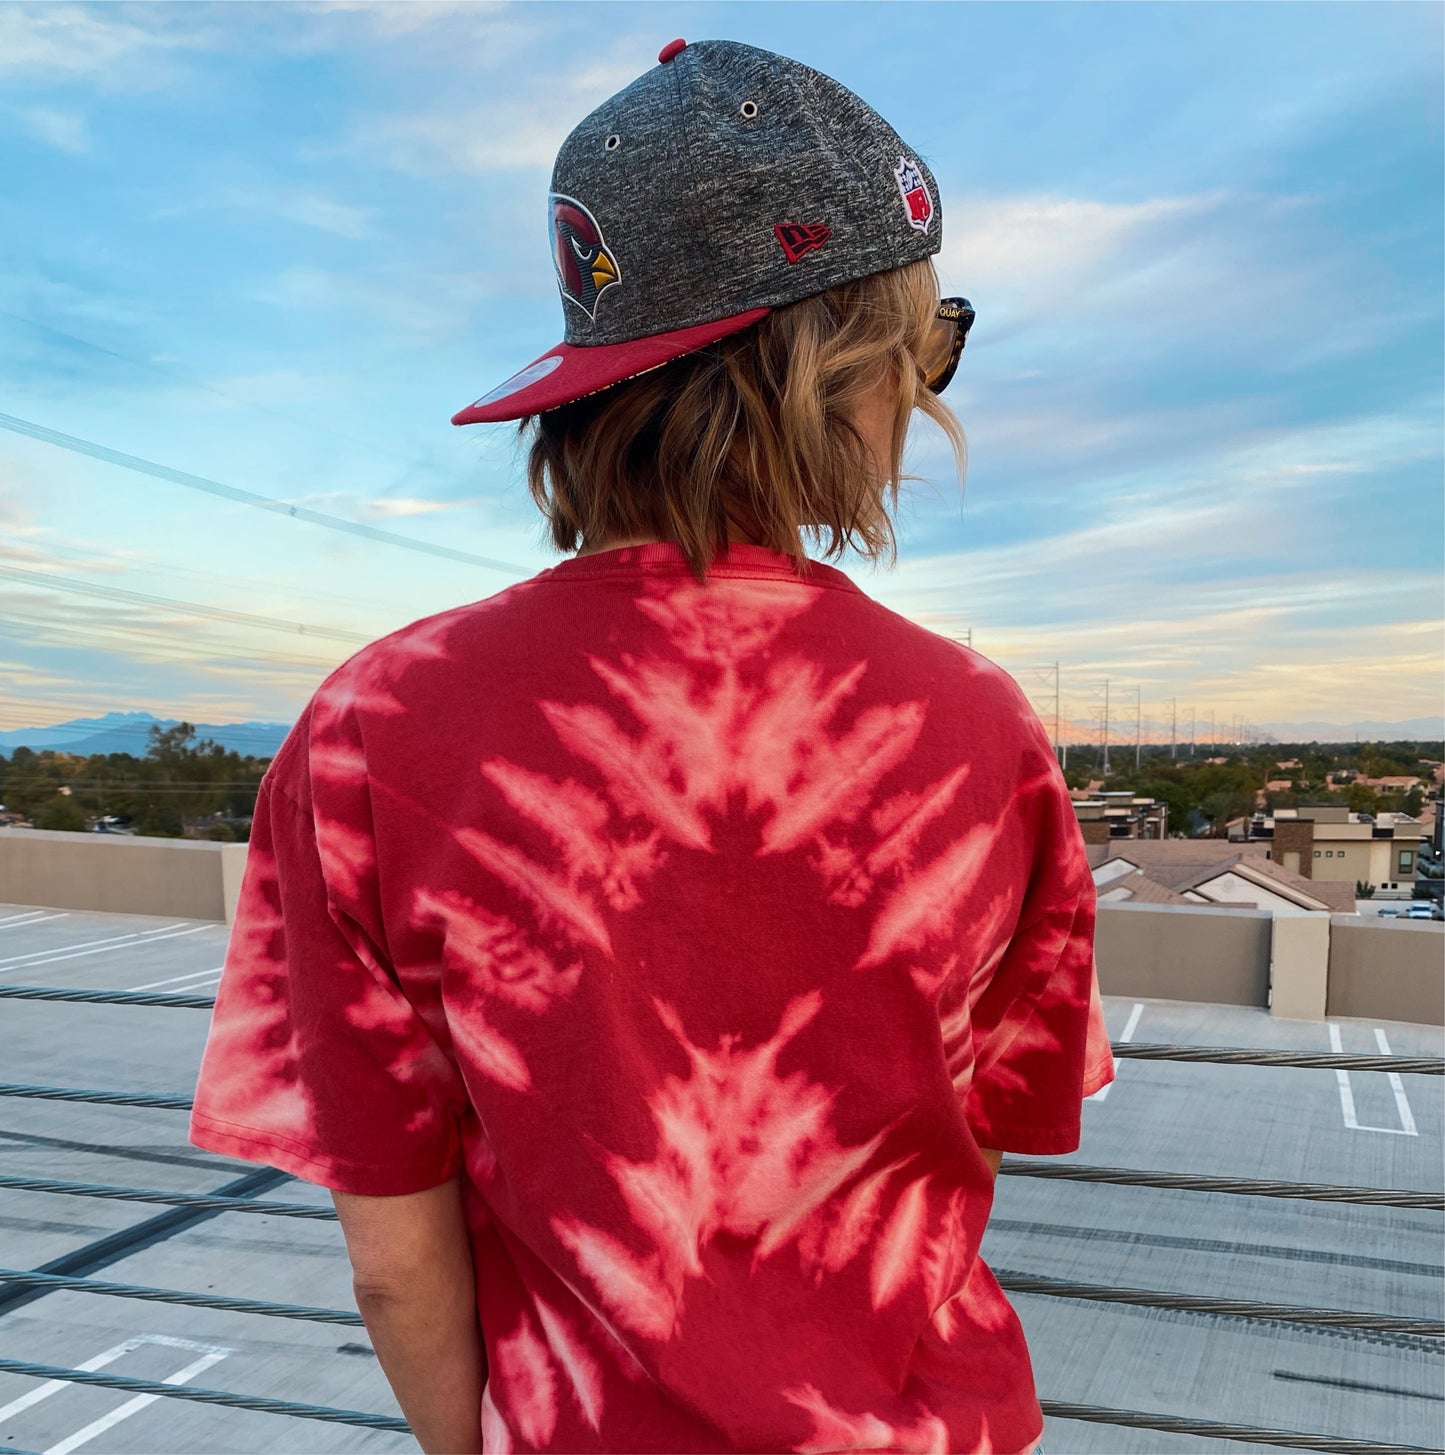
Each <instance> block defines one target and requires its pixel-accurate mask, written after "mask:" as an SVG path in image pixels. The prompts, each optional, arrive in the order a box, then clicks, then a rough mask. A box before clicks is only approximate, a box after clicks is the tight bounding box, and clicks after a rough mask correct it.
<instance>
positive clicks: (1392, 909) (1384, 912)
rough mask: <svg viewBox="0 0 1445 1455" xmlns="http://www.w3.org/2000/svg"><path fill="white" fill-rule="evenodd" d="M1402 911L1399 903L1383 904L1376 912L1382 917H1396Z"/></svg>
mask: <svg viewBox="0 0 1445 1455" xmlns="http://www.w3.org/2000/svg"><path fill="white" fill-rule="evenodd" d="M1401 912H1402V911H1401V908H1400V906H1399V905H1398V904H1382V905H1381V906H1380V907H1379V909H1377V910H1376V911H1375V913H1376V914H1377V915H1379V917H1380V918H1381V919H1395V918H1397V917H1398V916H1399V915H1400V914H1401Z"/></svg>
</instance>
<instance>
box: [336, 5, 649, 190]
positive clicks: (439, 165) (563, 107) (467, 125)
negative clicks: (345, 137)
mask: <svg viewBox="0 0 1445 1455" xmlns="http://www.w3.org/2000/svg"><path fill="white" fill-rule="evenodd" d="M579 13H580V12H579ZM639 52H640V47H638V46H637V45H636V44H635V43H631V42H618V43H616V44H615V45H614V46H613V48H612V55H611V57H610V58H608V57H604V58H593V59H589V60H588V61H586V62H585V63H583V64H581V65H577V66H574V67H572V68H571V69H568V70H557V69H555V68H551V67H549V68H546V69H538V70H534V71H532V72H531V73H530V74H526V75H523V76H518V77H515V78H513V80H512V83H511V85H509V86H508V87H507V88H506V90H505V92H503V93H502V94H494V95H493V96H490V97H488V99H486V100H483V101H481V102H477V101H474V100H471V99H470V97H467V98H465V99H463V98H460V97H459V98H456V99H455V100H452V101H449V102H448V104H445V105H442V106H436V107H420V108H417V109H414V110H407V111H405V112H391V113H387V114H382V115H376V116H371V117H367V118H364V119H363V120H361V121H359V122H358V123H357V124H356V125H355V127H354V130H353V133H352V136H351V138H350V140H349V142H348V143H347V150H348V151H349V152H351V153H352V154H356V153H359V152H364V153H366V154H367V155H369V156H373V157H375V158H377V159H379V160H381V161H383V162H385V163H386V164H387V165H389V166H392V167H395V168H396V169H398V170H399V171H403V172H409V173H413V174H417V175H430V174H436V173H445V172H460V173H464V174H467V175H472V176H477V175H483V174H486V173H491V172H504V171H512V170H516V169H533V170H550V169H551V166H552V163H553V162H554V161H555V160H556V158H557V151H558V148H559V147H560V146H561V145H562V143H563V141H565V140H566V138H567V134H568V133H569V132H570V131H571V130H572V128H573V127H574V126H576V125H577V123H578V122H579V121H580V120H581V119H582V117H583V116H584V115H585V114H586V113H587V112H588V111H589V110H591V109H592V108H593V107H594V106H597V105H599V104H600V103H601V102H603V101H605V100H606V99H607V98H608V97H609V96H611V95H612V94H613V93H614V92H616V91H618V90H620V89H621V88H622V87H623V86H625V85H627V84H628V83H629V82H631V81H634V80H636V79H637V77H638V75H639V74H641V72H642V71H643V70H644V69H646V62H645V60H642V59H641V56H640V54H639Z"/></svg>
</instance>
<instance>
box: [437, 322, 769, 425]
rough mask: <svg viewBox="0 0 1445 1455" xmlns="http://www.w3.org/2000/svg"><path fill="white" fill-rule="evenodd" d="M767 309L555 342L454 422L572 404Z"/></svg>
mask: <svg viewBox="0 0 1445 1455" xmlns="http://www.w3.org/2000/svg"><path fill="white" fill-rule="evenodd" d="M771 311H772V310H771V309H768V308H750V309H748V311H747V312H746V313H735V314H733V316H732V317H731V318H717V319H714V320H713V321H712V322H711V323H699V324H696V325H694V326H693V327H692V328H679V329H674V330H673V331H672V332H671V333H654V334H650V335H649V336H648V337H647V338H636V339H629V340H628V341H627V342H626V343H622V344H588V345H586V346H579V345H577V344H558V345H557V347H556V348H555V349H548V350H547V352H546V353H545V354H543V355H542V357H541V358H540V359H534V360H533V361H532V362H531V363H530V364H528V365H527V367H526V368H525V369H521V370H519V371H518V372H517V373H515V374H513V375H512V377H511V378H510V379H508V380H507V381H506V383H504V384H499V385H498V386H497V387H496V388H495V389H493V390H492V392H491V393H490V394H484V395H483V396H482V397H481V398H480V399H478V400H477V402H476V403H475V404H469V405H467V407H466V408H465V409H463V410H459V411H458V412H457V413H456V414H454V415H452V423H453V424H497V423H500V422H501V421H503V420H508V419H521V418H523V417H524V416H525V415H528V414H541V413H542V411H543V410H546V409H556V408H557V406H558V405H560V404H571V403H572V401H573V400H574V399H581V398H583V397H584V396H585V395H588V394H596V393H597V392H598V391H599V390H601V389H610V388H611V387H612V385H614V384H620V383H622V381H623V380H624V379H634V378H636V377H637V375H639V374H646V373H647V372H648V371H649V370H651V369H657V368H660V367H661V366H662V365H663V364H666V363H669V362H670V361H671V360H673V359H678V358H681V357H682V356H683V354H690V353H692V352H693V350H695V349H700V348H702V347H703V346H704V345H706V344H710V343H716V342H717V340H718V339H720V338H726V337H727V336H728V335H729V334H730V333H737V332H739V331H740V330H741V329H745V328H747V327H749V326H750V325H751V324H754V323H757V322H758V320H759V319H761V318H766V317H767V315H768V314H769V313H770V312H771Z"/></svg>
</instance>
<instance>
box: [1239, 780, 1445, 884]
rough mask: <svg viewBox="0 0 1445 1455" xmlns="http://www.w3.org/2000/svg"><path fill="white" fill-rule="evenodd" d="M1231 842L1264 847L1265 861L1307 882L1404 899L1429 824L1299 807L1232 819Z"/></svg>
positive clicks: (1323, 806) (1340, 808)
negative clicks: (1343, 885)
mask: <svg viewBox="0 0 1445 1455" xmlns="http://www.w3.org/2000/svg"><path fill="white" fill-rule="evenodd" d="M1228 827H1229V837H1230V840H1231V841H1232V842H1236V843H1259V842H1267V843H1268V844H1269V846H1270V857H1271V858H1272V859H1273V860H1274V861H1275V862H1276V863H1278V864H1280V865H1281V866H1282V867H1283V868H1286V869H1291V870H1293V871H1294V872H1295V873H1297V874H1300V875H1301V876H1303V877H1304V878H1306V879H1314V880H1319V881H1324V882H1331V883H1346V884H1351V885H1353V884H1356V883H1363V884H1368V885H1372V886H1373V887H1374V888H1375V890H1376V891H1377V892H1383V893H1384V894H1387V895H1388V894H1397V893H1398V894H1399V895H1401V897H1403V898H1409V896H1410V894H1411V893H1412V892H1413V890H1414V886H1415V863H1416V860H1417V858H1418V857H1419V853H1420V846H1421V843H1422V842H1423V841H1427V840H1428V838H1429V825H1427V824H1425V823H1422V822H1421V821H1420V820H1419V819H1417V818H1411V817H1410V815H1409V814H1406V813H1390V812H1386V813H1381V814H1378V815H1371V814H1368V813H1356V812H1355V811H1354V810H1353V809H1349V808H1346V807H1345V806H1344V805H1343V804H1338V803H1302V804H1300V805H1299V806H1298V807H1297V808H1277V809H1275V811H1274V812H1273V813H1272V814H1269V813H1255V814H1254V815H1252V816H1251V817H1250V818H1248V819H1243V818H1240V819H1233V820H1231V821H1230V823H1229V826H1228Z"/></svg>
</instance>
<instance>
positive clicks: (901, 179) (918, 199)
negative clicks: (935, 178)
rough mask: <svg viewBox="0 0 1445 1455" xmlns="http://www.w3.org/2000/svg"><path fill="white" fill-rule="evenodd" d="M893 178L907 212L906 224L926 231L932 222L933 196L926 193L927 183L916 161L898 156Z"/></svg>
mask: <svg viewBox="0 0 1445 1455" xmlns="http://www.w3.org/2000/svg"><path fill="white" fill-rule="evenodd" d="M893 180H894V181H895V182H897V183H898V195H899V196H900V197H901V198H902V199H903V207H904V210H905V211H906V212H907V213H908V225H909V226H910V227H916V228H917V229H918V231H919V232H927V231H928V229H929V227H930V226H932V224H933V198H932V197H930V196H929V195H928V183H927V182H925V181H924V180H923V173H922V172H920V171H919V170H918V163H917V162H910V161H909V160H908V158H907V157H899V158H898V165H897V166H896V167H894V169H893Z"/></svg>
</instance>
